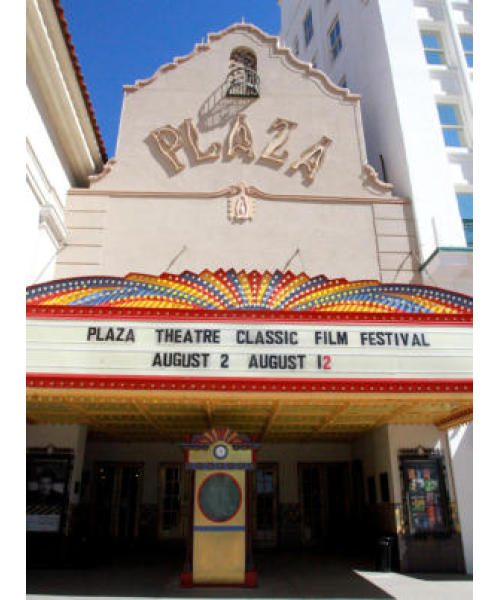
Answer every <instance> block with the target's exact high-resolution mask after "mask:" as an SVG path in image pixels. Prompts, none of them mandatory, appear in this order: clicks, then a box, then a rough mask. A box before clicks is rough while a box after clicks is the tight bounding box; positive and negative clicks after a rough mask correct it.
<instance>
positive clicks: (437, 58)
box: [420, 31, 445, 65]
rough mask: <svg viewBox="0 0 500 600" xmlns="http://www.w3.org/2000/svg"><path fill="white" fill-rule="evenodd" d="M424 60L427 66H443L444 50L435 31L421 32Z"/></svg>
mask: <svg viewBox="0 0 500 600" xmlns="http://www.w3.org/2000/svg"><path fill="white" fill-rule="evenodd" d="M420 36H421V38H422V44H423V46H424V52H425V60H426V61H427V63H428V64H429V65H444V64H445V62H444V50H443V44H442V43H441V36H440V35H439V33H437V32H436V31H421V32H420Z"/></svg>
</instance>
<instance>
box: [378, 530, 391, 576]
mask: <svg viewBox="0 0 500 600" xmlns="http://www.w3.org/2000/svg"><path fill="white" fill-rule="evenodd" d="M393 553H394V537H392V536H389V535H384V536H382V537H380V538H378V540H377V571H384V572H387V571H392V565H393Z"/></svg>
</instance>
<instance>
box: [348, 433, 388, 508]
mask: <svg viewBox="0 0 500 600" xmlns="http://www.w3.org/2000/svg"><path fill="white" fill-rule="evenodd" d="M352 458H353V459H358V460H361V461H363V477H364V485H365V490H367V489H368V488H367V483H366V480H367V478H368V477H372V476H373V477H374V478H375V489H376V496H377V502H381V497H382V494H381V490H380V473H387V474H388V476H389V494H390V496H389V497H390V501H391V502H393V501H394V500H393V497H394V490H393V485H392V473H391V457H390V447H389V437H388V431H387V425H383V426H382V427H377V429H372V430H371V431H369V432H368V433H366V434H365V435H363V436H361V437H359V438H358V439H357V440H355V441H354V442H353V444H352ZM367 498H368V495H367V493H366V499H367Z"/></svg>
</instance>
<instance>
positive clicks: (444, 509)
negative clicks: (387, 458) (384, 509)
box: [399, 451, 452, 536]
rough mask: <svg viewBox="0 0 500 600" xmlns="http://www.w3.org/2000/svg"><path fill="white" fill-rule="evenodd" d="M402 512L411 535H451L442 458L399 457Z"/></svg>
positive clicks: (428, 454)
mask: <svg viewBox="0 0 500 600" xmlns="http://www.w3.org/2000/svg"><path fill="white" fill-rule="evenodd" d="M399 460H400V469H401V474H402V479H403V490H404V512H405V516H406V520H407V524H408V529H407V531H408V533H409V534H410V535H412V536H425V535H447V534H450V533H451V529H452V528H451V519H450V511H449V497H448V491H447V488H446V483H445V469H444V464H443V457H442V456H441V455H439V454H436V453H434V452H422V451H421V452H420V453H417V452H415V454H405V455H400V459H399Z"/></svg>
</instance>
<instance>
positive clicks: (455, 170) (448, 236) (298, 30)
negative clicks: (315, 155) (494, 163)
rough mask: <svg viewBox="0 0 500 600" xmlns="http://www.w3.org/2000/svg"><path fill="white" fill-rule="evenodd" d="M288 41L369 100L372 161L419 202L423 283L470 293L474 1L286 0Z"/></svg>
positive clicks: (366, 116)
mask: <svg viewBox="0 0 500 600" xmlns="http://www.w3.org/2000/svg"><path fill="white" fill-rule="evenodd" d="M281 6H282V30H281V41H282V43H283V44H284V45H287V46H288V47H289V48H291V49H292V51H293V52H294V54H295V55H296V56H297V57H298V58H299V59H301V60H303V61H305V62H309V63H312V65H313V66H315V67H316V68H317V69H320V70H322V71H324V72H325V73H326V74H327V75H328V76H329V77H330V79H331V80H332V81H333V82H334V83H336V84H337V85H339V86H342V87H347V88H349V90H350V91H351V92H354V93H358V94H360V95H361V109H362V116H363V127H364V132H365V136H366V145H367V153H368V161H369V163H370V164H371V165H373V166H374V167H375V168H376V169H377V170H378V172H379V174H380V176H381V178H382V179H386V180H387V181H389V182H391V183H392V184H394V191H395V193H397V194H399V195H400V196H406V197H409V198H410V199H411V201H412V207H413V215H414V222H415V235H416V241H417V247H418V250H419V251H418V254H419V255H418V256H408V259H407V261H406V263H404V264H401V265H399V268H400V269H401V270H402V271H406V270H410V269H411V268H412V266H413V267H415V261H416V263H417V267H418V269H419V271H420V274H421V283H426V284H429V285H436V286H440V287H445V288H447V289H453V290H456V291H460V292H464V293H468V294H471V293H472V198H473V195H472V93H471V87H472V73H473V50H472V0H282V2H281Z"/></svg>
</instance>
